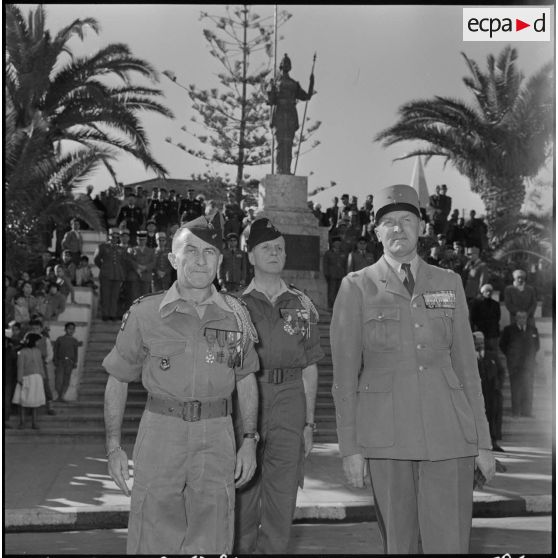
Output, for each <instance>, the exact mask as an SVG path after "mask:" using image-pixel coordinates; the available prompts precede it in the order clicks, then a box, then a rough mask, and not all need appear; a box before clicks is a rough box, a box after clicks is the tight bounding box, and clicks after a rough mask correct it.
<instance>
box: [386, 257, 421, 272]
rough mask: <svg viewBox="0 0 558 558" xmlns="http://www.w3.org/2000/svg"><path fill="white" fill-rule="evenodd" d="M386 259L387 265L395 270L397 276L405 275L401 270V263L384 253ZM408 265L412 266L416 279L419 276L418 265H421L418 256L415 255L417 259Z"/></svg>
mask: <svg viewBox="0 0 558 558" xmlns="http://www.w3.org/2000/svg"><path fill="white" fill-rule="evenodd" d="M384 258H385V259H386V261H387V263H388V264H389V265H390V266H391V267H392V268H393V269H394V271H395V272H396V273H397V274H399V275H400V276H404V275H405V272H404V271H403V270H402V269H401V262H398V261H397V260H395V259H393V258H392V257H391V256H389V255H388V254H386V253H385V252H384ZM407 263H410V264H411V273H412V274H413V277H416V276H417V270H418V265H419V258H418V255H415V257H414V258H413V259H412V260H411V261H410V262H407Z"/></svg>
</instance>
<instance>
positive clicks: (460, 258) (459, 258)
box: [452, 240, 467, 277]
mask: <svg viewBox="0 0 558 558" xmlns="http://www.w3.org/2000/svg"><path fill="white" fill-rule="evenodd" d="M453 249H454V251H455V260H456V262H455V265H454V267H453V268H452V269H453V271H455V273H457V274H458V275H461V276H462V277H463V270H464V269H465V264H466V263H467V256H466V255H465V244H464V243H463V242H460V241H458V240H456V241H455V242H454V243H453Z"/></svg>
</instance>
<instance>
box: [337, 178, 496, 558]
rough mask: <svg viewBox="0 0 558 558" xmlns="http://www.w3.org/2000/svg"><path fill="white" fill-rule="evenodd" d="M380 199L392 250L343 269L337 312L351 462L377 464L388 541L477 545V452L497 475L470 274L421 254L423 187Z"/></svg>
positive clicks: (350, 467)
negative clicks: (466, 277)
mask: <svg viewBox="0 0 558 558" xmlns="http://www.w3.org/2000/svg"><path fill="white" fill-rule="evenodd" d="M374 201H375V204H376V234H377V235H378V238H379V240H380V242H382V244H383V247H384V255H383V257H382V258H380V260H379V261H378V262H376V263H375V264H374V265H372V266H369V267H366V268H364V269H362V270H360V271H357V272H355V273H350V274H349V275H347V276H346V277H345V278H344V279H343V282H342V284H341V288H340V290H339V293H338V295H337V299H336V301H335V306H334V308H333V316H332V322H331V335H330V337H331V351H332V360H333V377H334V379H333V388H332V393H333V397H334V401H335V408H336V419H337V433H338V438H339V450H340V452H341V455H342V456H343V468H344V470H345V473H346V475H347V478H348V480H349V482H350V483H351V484H353V485H354V486H363V480H364V475H365V474H367V473H368V471H369V472H370V477H371V480H372V488H373V493H374V503H375V506H376V513H377V515H378V526H379V528H380V532H381V535H382V539H383V542H384V552H385V553H405V554H416V553H417V551H418V544H419V539H420V541H421V542H422V549H423V551H424V553H426V554H431V553H447V554H455V553H467V552H468V549H469V536H470V530H471V517H472V506H473V473H474V467H475V463H476V466H477V467H479V469H480V470H481V472H482V473H483V474H484V476H485V477H486V479H487V480H490V479H491V478H492V476H493V475H494V472H495V462H494V458H493V455H492V451H491V448H492V443H491V439H490V433H489V429H488V423H487V420H486V416H485V409H484V401H483V396H482V390H481V383H480V378H479V371H478V367H477V357H476V354H475V348H474V345H473V335H472V333H471V328H470V326H469V316H468V311H467V304H466V301H465V294H464V292H463V285H462V282H461V278H460V277H459V276H458V275H457V274H455V273H453V272H452V271H449V270H445V269H440V268H437V267H434V266H431V265H428V264H426V263H425V262H424V261H423V260H422V259H421V258H419V257H418V256H417V251H416V249H417V240H418V237H419V232H420V230H421V227H422V223H421V221H420V209H419V200H418V194H417V192H416V190H414V189H413V188H411V187H410V186H407V185H396V186H390V187H388V188H384V189H382V190H380V191H379V192H378V194H376V196H375V198H374ZM475 456H476V457H475Z"/></svg>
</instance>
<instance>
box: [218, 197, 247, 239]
mask: <svg viewBox="0 0 558 558" xmlns="http://www.w3.org/2000/svg"><path fill="white" fill-rule="evenodd" d="M223 215H224V216H225V228H224V230H223V233H224V235H225V237H226V236H227V235H228V234H229V233H231V232H232V233H235V234H236V235H240V232H241V230H242V220H243V219H244V217H245V215H244V211H242V209H241V208H240V205H239V204H238V202H237V201H236V199H235V197H234V192H227V202H226V203H225V204H224V206H223Z"/></svg>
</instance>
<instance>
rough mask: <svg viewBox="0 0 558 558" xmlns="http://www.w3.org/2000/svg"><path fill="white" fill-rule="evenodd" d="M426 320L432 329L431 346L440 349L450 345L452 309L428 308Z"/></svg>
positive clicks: (451, 338) (451, 337)
mask: <svg viewBox="0 0 558 558" xmlns="http://www.w3.org/2000/svg"><path fill="white" fill-rule="evenodd" d="M428 320H429V323H430V328H431V330H432V337H431V339H432V346H433V347H438V348H440V349H447V348H449V347H451V344H452V341H453V310H452V309H451V308H430V309H429V310H428Z"/></svg>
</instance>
